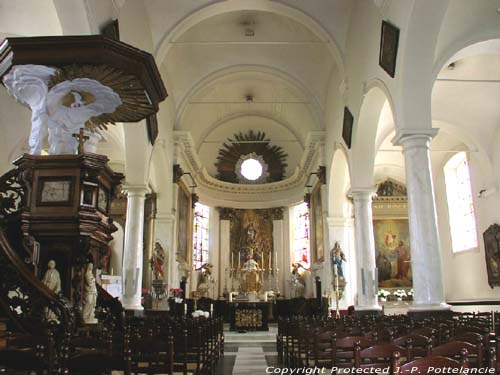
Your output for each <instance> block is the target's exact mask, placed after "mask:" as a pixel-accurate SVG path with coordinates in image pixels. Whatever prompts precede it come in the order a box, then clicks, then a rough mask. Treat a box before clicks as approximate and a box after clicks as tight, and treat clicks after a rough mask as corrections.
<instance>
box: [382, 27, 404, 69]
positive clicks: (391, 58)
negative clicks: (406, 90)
mask: <svg viewBox="0 0 500 375" xmlns="http://www.w3.org/2000/svg"><path fill="white" fill-rule="evenodd" d="M398 45H399V29H398V28H397V27H396V26H394V25H393V24H391V23H389V22H387V21H382V30H381V33H380V55H379V62H378V63H379V65H380V67H381V68H382V69H384V70H385V71H386V72H387V74H389V75H390V76H391V77H392V78H394V75H395V74H396V58H397V56H398Z"/></svg>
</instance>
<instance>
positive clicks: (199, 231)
mask: <svg viewBox="0 0 500 375" xmlns="http://www.w3.org/2000/svg"><path fill="white" fill-rule="evenodd" d="M209 213H210V208H209V207H208V206H205V205H203V204H201V203H196V204H195V205H194V219H193V264H194V266H195V268H200V267H201V266H202V265H204V264H205V263H207V262H208V223H209V219H210V215H209Z"/></svg>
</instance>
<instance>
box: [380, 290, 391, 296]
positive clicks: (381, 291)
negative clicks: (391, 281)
mask: <svg viewBox="0 0 500 375" xmlns="http://www.w3.org/2000/svg"><path fill="white" fill-rule="evenodd" d="M377 295H378V296H379V297H381V298H387V297H388V296H390V295H391V293H390V292H389V291H387V290H385V289H380V290H379V291H378V293H377Z"/></svg>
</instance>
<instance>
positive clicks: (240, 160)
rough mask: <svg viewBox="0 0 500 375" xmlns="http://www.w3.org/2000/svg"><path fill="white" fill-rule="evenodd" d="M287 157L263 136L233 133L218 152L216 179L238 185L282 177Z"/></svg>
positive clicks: (265, 181) (261, 134)
mask: <svg viewBox="0 0 500 375" xmlns="http://www.w3.org/2000/svg"><path fill="white" fill-rule="evenodd" d="M287 156H288V155H287V154H286V153H285V152H284V151H283V149H282V148H281V147H280V146H276V145H271V140H270V139H266V133H264V132H260V131H259V132H257V133H256V132H254V131H253V130H250V131H249V132H248V133H246V134H243V133H239V134H235V135H234V139H231V138H229V139H228V143H224V145H223V148H221V149H220V150H219V155H218V156H217V162H216V163H215V166H216V168H217V173H218V174H217V178H218V179H219V180H222V181H226V182H233V183H241V184H264V183H269V182H275V181H281V180H283V178H284V177H285V169H286V167H287V163H286V158H287Z"/></svg>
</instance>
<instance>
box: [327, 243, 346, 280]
mask: <svg viewBox="0 0 500 375" xmlns="http://www.w3.org/2000/svg"><path fill="white" fill-rule="evenodd" d="M330 260H331V263H332V272H333V274H334V275H335V268H337V274H338V275H339V278H341V279H344V268H343V267H342V262H346V258H345V255H344V252H343V251H342V249H341V248H340V244H339V242H338V241H335V245H334V246H333V249H332V251H331V253H330Z"/></svg>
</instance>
